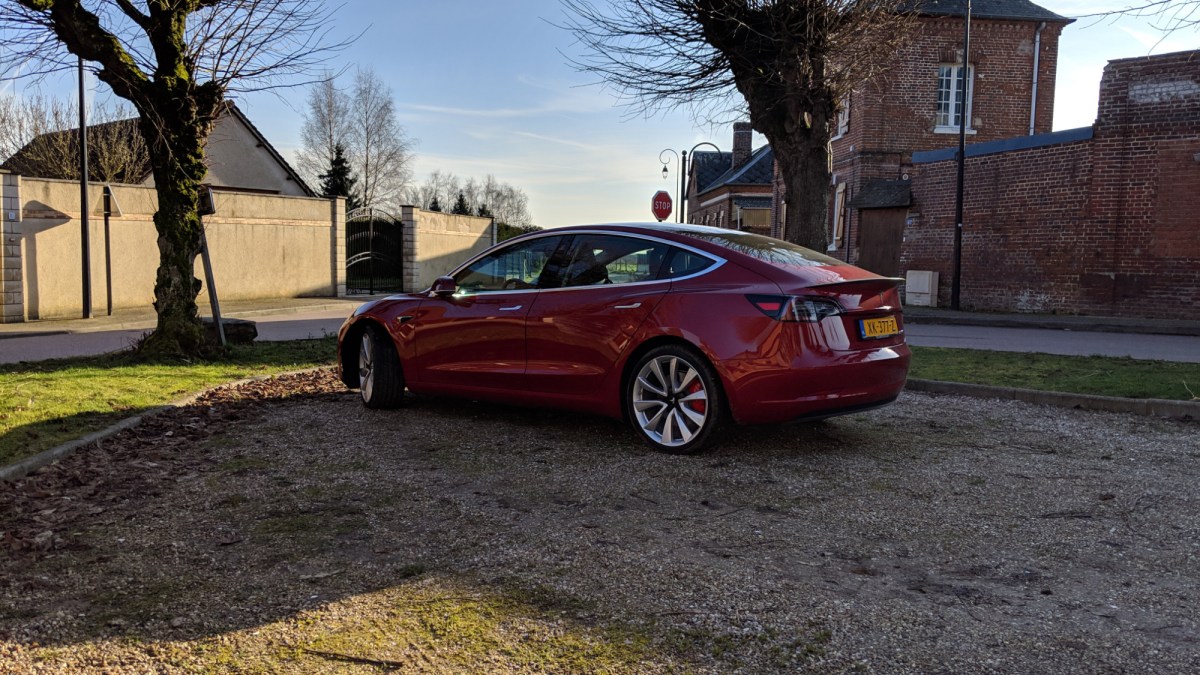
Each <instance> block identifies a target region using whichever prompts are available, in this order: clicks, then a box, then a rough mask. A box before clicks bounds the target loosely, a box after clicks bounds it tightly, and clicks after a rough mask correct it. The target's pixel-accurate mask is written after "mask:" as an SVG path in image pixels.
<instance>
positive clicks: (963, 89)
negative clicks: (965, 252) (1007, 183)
mask: <svg viewBox="0 0 1200 675" xmlns="http://www.w3.org/2000/svg"><path fill="white" fill-rule="evenodd" d="M970 73H971V0H967V15H966V17H965V18H964V20H963V58H962V72H961V76H962V77H961V79H960V80H959V86H958V106H959V119H958V193H957V197H956V199H955V203H954V277H953V280H952V281H951V284H950V309H953V310H957V309H958V308H959V304H958V301H959V293H960V291H961V288H962V237H963V183H964V182H965V178H966V166H967V87H968V86H969V82H970Z"/></svg>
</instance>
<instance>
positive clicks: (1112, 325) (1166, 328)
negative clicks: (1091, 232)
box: [904, 311, 1200, 337]
mask: <svg viewBox="0 0 1200 675" xmlns="http://www.w3.org/2000/svg"><path fill="white" fill-rule="evenodd" d="M904 322H905V323H912V324H918V325H920V324H925V325H929V326H935V325H936V326H983V327H987V328H1032V329H1038V330H1066V331H1075V332H1079V333H1131V334H1142V335H1183V336H1190V337H1196V336H1200V324H1198V323H1197V322H1182V321H1180V322H1168V321H1158V322H1145V323H1140V324H1139V323H1131V322H1118V321H1106V320H1104V319H1095V320H1088V321H1086V322H1085V321H1072V320H1070V319H1052V318H1044V317H1039V318H1037V319H1022V318H1020V317H1007V316H1004V317H996V316H986V315H985V316H971V315H959V316H939V315H936V314H921V313H916V312H913V313H911V314H910V313H909V312H907V311H906V312H905V313H904Z"/></svg>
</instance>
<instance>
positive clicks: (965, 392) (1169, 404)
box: [905, 379, 1200, 420]
mask: <svg viewBox="0 0 1200 675" xmlns="http://www.w3.org/2000/svg"><path fill="white" fill-rule="evenodd" d="M905 388H906V389H909V390H911V391H920V392H925V393H930V394H953V395H955V396H973V397H975V398H998V399H1003V400H1007V401H1022V402H1024V403H1037V404H1039V405H1051V406H1056V407H1059V408H1079V409H1081V410H1103V411H1107V412H1119V413H1131V414H1134V415H1145V416H1149V417H1169V418H1172V419H1191V420H1200V401H1168V400H1165V399H1161V398H1118V397H1116V396H1092V395H1089V394H1067V393H1063V392H1058V391H1039V390H1037V389H1018V388H1016V387H991V386H987V385H983V384H966V383H963V382H942V381H940V380H916V379H909V380H908V384H907V385H905Z"/></svg>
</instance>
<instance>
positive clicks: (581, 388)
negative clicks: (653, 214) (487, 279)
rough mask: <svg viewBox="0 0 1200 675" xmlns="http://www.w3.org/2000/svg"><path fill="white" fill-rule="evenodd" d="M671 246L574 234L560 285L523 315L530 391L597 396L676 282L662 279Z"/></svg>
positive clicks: (632, 238) (612, 236) (623, 237)
mask: <svg viewBox="0 0 1200 675" xmlns="http://www.w3.org/2000/svg"><path fill="white" fill-rule="evenodd" d="M668 248H669V247H668V246H667V245H666V244H665V243H663V242H659V241H657V240H653V239H647V238H643V237H635V236H626V235H617V234H598V233H587V232H583V233H580V232H576V233H575V236H574V238H573V241H572V242H571V244H570V247H569V253H568V254H567V255H566V256H565V257H564V258H563V260H564V261H566V266H565V269H564V272H563V279H562V284H561V285H560V286H559V287H558V288H555V289H553V290H545V291H542V292H541V293H540V294H539V295H538V297H537V299H536V300H535V301H534V304H533V308H532V309H531V310H530V311H529V314H528V316H527V318H526V325H527V329H526V330H527V334H526V335H527V338H526V342H527V345H528V348H527V349H528V365H527V366H526V371H525V373H526V375H525V386H526V388H527V389H528V390H529V392H530V393H531V394H533V395H535V396H537V395H545V396H555V397H563V396H566V397H573V398H578V399H587V398H594V397H595V396H597V395H599V394H600V392H601V389H602V387H603V385H604V384H605V380H606V378H607V376H608V374H609V373H610V371H611V370H612V368H613V366H614V364H615V363H616V361H617V359H618V358H620V356H621V354H622V353H624V352H625V351H626V349H628V347H629V343H630V340H631V339H632V338H633V336H634V334H635V333H636V331H637V329H638V326H640V325H641V323H642V321H643V320H645V318H646V317H647V316H648V315H649V314H650V312H651V311H652V310H653V309H654V306H655V305H656V304H657V303H658V301H659V300H660V299H661V298H662V296H663V295H664V294H665V293H666V292H667V291H668V290H670V288H671V282H670V281H669V280H665V279H664V280H659V279H658V278H657V277H658V273H659V268H660V267H661V265H662V260H663V257H664V255H665V253H666V252H667V250H668Z"/></svg>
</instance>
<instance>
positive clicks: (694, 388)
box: [687, 380, 707, 414]
mask: <svg viewBox="0 0 1200 675" xmlns="http://www.w3.org/2000/svg"><path fill="white" fill-rule="evenodd" d="M703 390H704V387H702V386H701V385H700V380H695V381H693V382H692V383H691V384H690V385H688V388H687V393H688V395H689V396H690V395H692V394H695V393H696V392H699V391H703ZM706 403H707V402H706V401H705V400H704V399H702V398H698V399H696V400H694V401H688V402H687V404H688V407H689V408H691V409H692V410H695V411H696V412H698V413H701V414H703V413H704V409H705V407H706Z"/></svg>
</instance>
